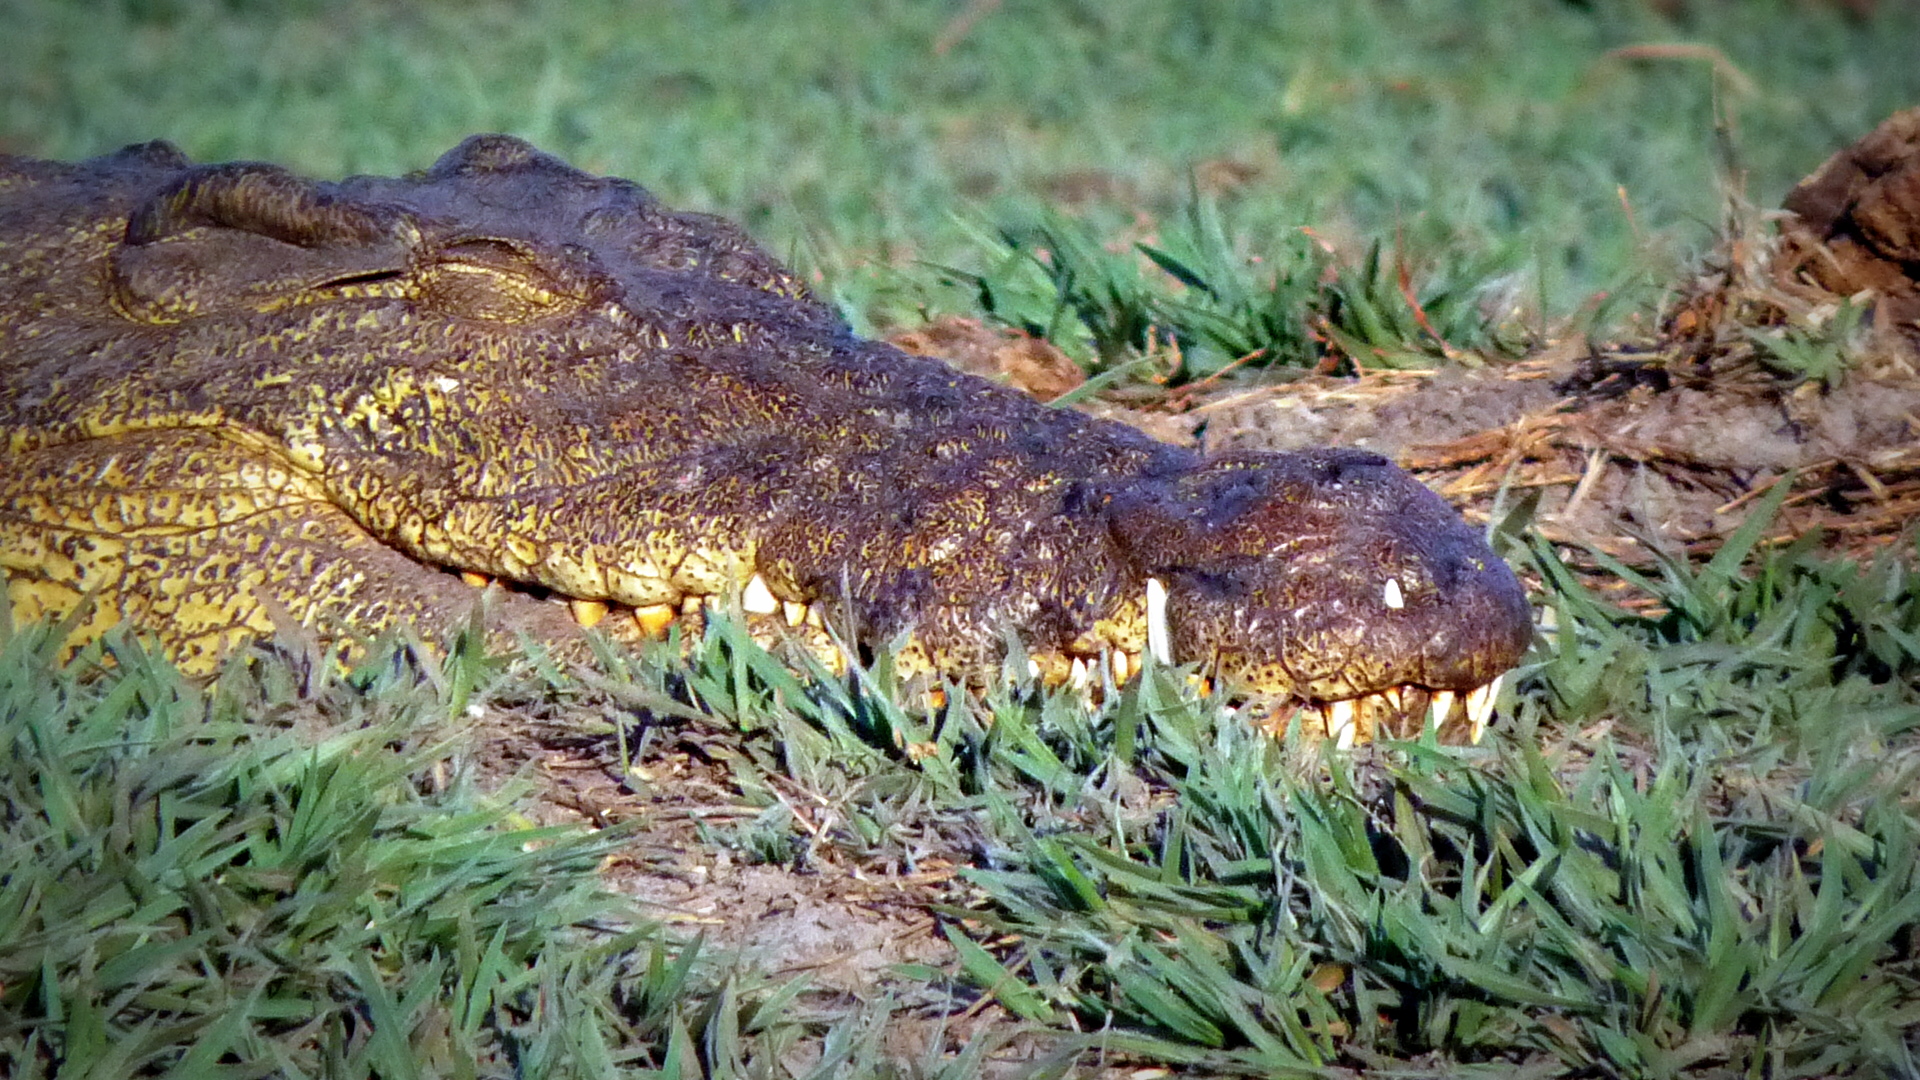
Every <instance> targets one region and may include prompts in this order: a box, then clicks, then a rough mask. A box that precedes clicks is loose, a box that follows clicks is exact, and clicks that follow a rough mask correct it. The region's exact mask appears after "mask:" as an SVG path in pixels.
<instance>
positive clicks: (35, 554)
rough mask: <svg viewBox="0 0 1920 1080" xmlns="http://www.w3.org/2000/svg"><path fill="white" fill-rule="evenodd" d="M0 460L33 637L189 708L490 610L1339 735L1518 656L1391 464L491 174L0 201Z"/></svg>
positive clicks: (1509, 582)
mask: <svg viewBox="0 0 1920 1080" xmlns="http://www.w3.org/2000/svg"><path fill="white" fill-rule="evenodd" d="M0 439H4V442H5V445H6V448H7V450H6V453H7V459H8V462H7V468H6V469H5V470H4V473H3V474H0V567H3V568H4V569H5V571H6V573H7V577H8V596H9V599H10V601H11V604H12V607H13V611H14V617H15V619H16V620H24V619H33V618H39V617H43V616H47V615H58V614H65V613H69V612H72V611H75V610H81V611H83V612H90V614H87V615H85V616H84V618H83V621H82V624H81V625H80V626H79V627H78V628H77V630H76V633H75V640H84V639H86V638H89V637H92V636H96V635H98V634H99V633H101V632H102V631H104V630H105V629H106V628H108V627H109V626H111V625H113V624H114V623H115V622H117V621H119V620H121V619H128V620H132V621H133V622H135V623H137V624H139V625H140V626H142V627H144V628H145V629H147V630H149V631H151V633H152V634H153V635H154V636H155V637H157V639H158V640H159V641H160V642H161V643H162V644H163V645H164V646H165V647H166V648H167V649H168V650H169V651H170V652H171V653H172V654H173V655H174V656H175V657H176V658H177V659H178V660H179V661H180V662H181V663H182V664H183V665H185V666H187V667H188V668H190V669H192V670H201V671H204V670H207V669H208V668H210V667H211V666H212V665H213V664H214V663H216V662H217V660H218V658H219V657H220V656H222V655H223V654H225V653H227V652H229V651H231V650H232V649H234V648H235V647H236V646H237V645H239V644H241V643H243V642H244V641H246V640H247V639H248V638H250V637H252V636H255V635H258V634H261V633H265V632H267V631H269V630H270V629H271V628H272V627H273V625H274V620H275V619H276V618H282V617H285V618H292V619H294V620H301V621H306V622H308V623H311V624H314V625H316V626H318V627H319V628H320V629H321V630H322V631H323V632H325V633H328V634H346V633H351V634H365V633H367V632H370V631H377V630H379V629H382V628H386V627H390V626H393V625H395V624H397V623H401V622H414V623H418V624H420V625H421V627H422V628H423V630H426V631H428V632H431V631H432V630H434V629H435V628H439V627H444V626H446V625H447V624H448V623H449V622H451V621H452V620H454V619H456V618H458V617H460V616H461V614H462V613H463V612H465V611H467V610H469V609H470V608H471V606H472V604H473V602H474V599H475V597H476V596H477V595H478V594H479V590H477V589H476V588H475V586H474V585H473V584H470V582H473V581H479V580H498V581H500V582H502V583H505V584H510V585H512V586H514V587H515V588H514V589H513V590H512V591H511V593H510V594H509V595H507V596H505V597H504V599H503V601H502V602H501V603H500V605H499V606H500V608H501V609H502V610H501V618H502V619H503V620H504V625H507V626H510V627H516V628H520V629H530V630H532V631H533V632H535V633H540V634H543V635H548V636H565V635H567V634H568V633H571V632H573V631H572V629H571V628H572V625H573V620H571V619H569V618H567V617H565V616H566V609H565V608H563V607H561V606H559V605H555V604H552V603H547V602H544V601H542V600H540V599H536V598H535V597H536V595H538V594H540V593H547V594H551V596H553V597H557V598H565V599H570V600H573V601H576V603H575V604H574V611H575V613H576V614H578V615H582V616H584V617H585V618H587V620H588V621H592V620H593V619H594V618H595V617H597V616H598V615H599V614H600V613H601V611H602V610H603V606H604V607H610V608H611V609H613V610H614V611H617V612H619V613H620V617H619V618H617V619H612V620H608V621H607V622H605V623H603V624H602V625H603V626H607V627H612V628H615V629H616V630H617V631H621V632H627V633H639V632H652V633H657V632H658V631H659V630H660V628H661V626H662V624H663V623H664V622H665V620H666V619H667V618H668V617H670V616H672V615H673V614H675V613H677V612H680V611H683V610H686V611H696V610H698V609H699V607H700V605H701V604H702V603H713V602H722V603H727V604H738V605H740V606H742V607H743V608H744V609H745V610H746V611H747V612H749V613H751V616H750V617H751V618H752V619H753V620H755V621H756V625H757V627H758V629H759V630H761V631H762V632H763V633H773V632H775V629H774V628H777V627H779V626H781V625H786V624H792V625H793V626H794V627H795V628H796V632H797V633H798V634H799V635H800V636H802V637H803V638H810V640H811V644H812V645H813V646H814V647H816V648H822V649H824V648H827V647H828V640H827V634H826V631H825V630H824V629H823V628H822V623H823V622H824V623H827V624H828V625H838V626H839V628H840V629H841V630H842V631H843V632H844V633H845V634H847V635H850V636H851V637H854V638H857V639H859V640H861V641H863V642H867V643H873V644H880V643H903V644H904V649H905V651H904V653H903V656H904V662H905V663H907V664H908V665H909V666H910V667H912V666H916V665H917V666H920V667H924V668H927V669H935V670H940V671H946V672H953V673H957V674H961V675H964V676H966V677H969V678H975V679H978V678H983V677H986V675H987V674H988V673H989V672H990V671H992V670H994V669H995V666H996V665H997V664H998V663H999V662H1000V658H1001V657H1002V655H1003V651H1004V648H1005V642H1006V640H1007V637H1006V634H1007V632H1008V631H1009V629H1011V631H1012V632H1013V633H1015V634H1017V635H1018V636H1019V638H1020V639H1021V640H1022V641H1023V642H1024V643H1025V646H1026V648H1027V649H1028V650H1029V651H1030V653H1031V654H1032V655H1033V656H1034V657H1035V658H1036V660H1037V661H1038V662H1039V663H1040V666H1041V667H1042V669H1043V670H1044V671H1045V672H1046V673H1047V674H1048V675H1049V677H1051V678H1054V679H1056V680H1057V679H1067V678H1073V677H1076V676H1077V674H1078V672H1076V671H1075V664H1074V661H1075V660H1079V661H1081V666H1082V668H1084V666H1085V665H1086V664H1088V663H1097V662H1099V661H1100V660H1101V659H1102V658H1105V659H1107V660H1108V661H1112V659H1113V658H1114V657H1116V656H1119V657H1123V659H1122V660H1121V661H1120V663H1119V665H1118V666H1119V668H1120V669H1121V674H1122V675H1123V676H1124V675H1130V674H1131V673H1132V671H1133V670H1135V669H1136V668H1137V665H1138V657H1139V655H1140V654H1141V653H1142V652H1143V651H1146V650H1150V649H1155V648H1156V647H1157V648H1158V649H1160V650H1164V651H1166V652H1168V653H1169V654H1170V655H1169V658H1170V659H1172V660H1173V661H1176V662H1183V661H1189V660H1203V661H1207V662H1209V663H1211V664H1212V665H1213V670H1216V671H1217V672H1219V673H1220V674H1221V675H1222V676H1224V677H1226V678H1228V679H1231V680H1236V681H1239V682H1242V683H1245V684H1247V685H1248V686H1249V687H1250V688H1251V689H1254V690H1257V691H1261V692H1266V693H1272V694H1278V695H1286V696H1291V697H1294V698H1299V699H1305V700H1308V701H1311V702H1314V703H1330V702H1336V701H1340V700H1344V699H1353V698H1357V697H1363V696H1367V695H1372V694H1375V693H1377V692H1380V691H1390V690H1396V689H1397V688H1410V689H1413V690H1426V691H1468V690H1472V689H1473V688H1476V687H1480V686H1482V685H1483V684H1486V683H1488V682H1489V681H1490V680H1492V679H1494V678H1495V677H1496V676H1498V675H1499V674H1500V673H1501V672H1503V671H1505V670H1506V669H1507V668H1509V667H1510V666H1512V664H1513V663H1514V662H1515V661H1516V660H1517V659H1518V657H1519V656H1520V654H1521V652H1522V651H1523V649H1524V648H1525V646H1526V643H1527V641H1528V637H1529V612H1528V608H1527V604H1526V601H1525V598H1524V594H1523V593H1522V591H1521V589H1520V586H1519V584H1518V582H1517V581H1516V580H1515V578H1514V576H1513V574H1512V573H1511V572H1510V571H1509V570H1508V568H1507V567H1506V566H1505V565H1504V564H1503V563H1502V562H1501V561H1500V560H1499V559H1498V558H1497V557H1496V556H1495V555H1494V554H1493V553H1492V552H1491V551H1490V550H1488V548H1487V547H1486V546H1485V545H1484V544H1483V543H1482V542H1481V540H1480V538H1479V537H1478V536H1477V534H1476V533H1475V532H1474V530H1472V529H1470V528H1468V527H1467V526H1466V524H1465V523H1463V522H1462V521H1461V520H1460V519H1459V517H1458V516H1457V515H1456V514H1455V513H1454V512H1453V510H1452V509H1451V508H1450V507H1448V506H1447V505H1446V504H1445V503H1444V502H1443V501H1442V500H1440V499H1439V498H1438V497H1437V496H1435V495H1433V494H1432V493H1431V492H1429V491H1428V490H1427V489H1426V488H1424V487H1422V486H1421V485H1420V484H1419V483H1418V482H1416V481H1414V480H1413V479H1411V478H1410V477H1408V476H1407V475H1406V474H1404V473H1402V472H1401V471H1399V470H1398V469H1396V468H1394V467H1393V466H1392V465H1391V464H1390V463H1388V462H1387V461H1385V460H1384V459H1382V458H1379V457H1376V456H1374V455H1371V454H1366V453H1361V452H1357V451H1345V450H1325V451H1316V452H1312V453H1306V454H1292V455H1278V454H1239V455H1233V456H1230V457H1217V458H1212V459H1202V458H1200V457H1198V456H1197V455H1194V454H1192V453H1189V452H1187V451H1184V450H1181V449H1177V448H1174V447H1170V446H1165V445H1161V444H1159V443H1156V442H1153V441H1151V440H1149V439H1147V438H1146V437H1144V436H1142V435H1140V434H1138V433H1136V432H1134V431H1132V430H1130V429H1128V428H1125V427H1123V426H1120V425H1117V424H1112V423H1106V422H1102V421H1098V420H1093V419H1089V418H1087V417H1085V416H1081V415H1078V414H1076V413H1072V412H1066V411H1060V410H1055V409H1050V408H1047V407H1045V406H1042V405H1039V404H1037V403H1035V402H1033V401H1032V400H1030V399H1028V398H1026V397H1025V396H1023V395H1020V394H1018V393H1015V392H1013V391H1010V390H1006V389H1003V388H1000V387H997V386H994V385H992V384H990V383H987V382H984V381H982V380H979V379H974V378H970V377H968V376H965V375H961V374H958V373H956V372H954V371H952V370H951V369H949V368H947V367H946V366H944V365H942V364H939V363H937V362H934V361H929V360H923V359H919V358H915V357H910V356H907V355H905V354H903V353H901V352H899V351H898V350H896V349H893V348H891V347H889V346H887V345H884V344H880V343H876V342H871V341H865V340H862V339H860V338H856V337H854V336H853V335H852V334H851V333H850V332H849V331H848V330H847V328H846V327H845V326H844V325H843V324H842V323H841V322H840V321H839V320H838V319H837V318H836V317H835V316H834V315H833V314H832V312H831V311H830V310H829V309H827V308H826V307H825V306H823V305H821V304H819V303H818V302H816V301H815V300H813V299H812V298H811V297H810V296H809V295H808V294H807V292H806V290H805V289H804V288H803V287H802V286H801V285H800V284H799V283H798V282H796V281H795V280H794V279H793V278H792V277H791V276H789V275H788V274H787V272H786V271H785V270H784V269H783V268H781V267H780V266H779V265H778V264H776V263H775V262H774V261H773V260H772V259H770V258H769V257H768V256H767V255H765V254H764V253H763V252H761V251H760V250H759V249H758V248H756V247H754V246H753V245H752V244H751V243H750V242H749V241H748V240H746V239H745V237H744V236H743V235H742V234H741V233H740V232H739V231H738V230H736V229H735V228H734V227H732V226H730V225H728V224H727V223H725V222H723V221H719V220H717V219H713V218H709V217H705V216H701V215H695V214H687V213H676V212H673V211H670V210H666V209H664V208H662V207H660V206H659V205H658V204H657V203H656V202H655V200H654V199H653V198H652V197H651V196H649V195H648V194H647V193H646V192H645V191H643V190H642V189H640V188H639V187H637V186H635V185H633V184H630V183H627V182H625V181H621V180H615V179H602V178H596V177H591V176H588V175H586V174H583V173H580V172H577V171H575V170H573V169H571V168H569V167H567V166H566V165H563V164H561V163H560V162H558V161H555V160H554V159H552V158H549V157H546V156H544V155H541V154H539V153H538V152H537V151H535V150H533V149H532V148H531V147H528V146H527V145H525V144H524V143H520V142H518V141H516V140H512V139H508V138H504V137H499V136H481V137H476V138H474V139H470V140H468V141H467V142H465V143H463V144H462V145H461V146H460V147H458V148H456V149H455V150H453V151H452V152H451V153H449V154H448V155H447V156H446V157H444V158H443V159H441V161H440V162H439V163H438V164H437V165H435V166H434V167H433V168H432V169H430V170H428V171H427V172H425V173H421V174H415V175H413V176H409V177H405V178H401V179H386V178H378V177H356V178H352V179H349V180H346V181H343V182H341V183H338V184H328V183H313V182H309V181H306V180H302V179H299V178H296V177H294V176H292V175H290V174H288V173H286V172H284V171H282V170H279V169H276V168H273V167H271V166H265V165H257V164H233V165H212V166H195V165H192V164H191V163H189V162H188V161H186V160H185V159H184V158H183V157H181V156H180V154H179V153H178V152H177V151H175V150H174V149H173V148H172V147H169V146H166V145H165V144H160V143H155V144H148V145H146V146H139V147H130V148H128V149H127V150H124V151H122V152H120V153H119V154H116V155H112V156H109V157H104V158H99V159H95V160H93V161H89V162H84V163H81V164H78V165H63V164H55V163H49V162H39V161H31V160H26V159H18V158H9V159H0ZM449 571H458V572H463V573H464V574H465V575H466V576H465V578H464V579H463V577H462V576H461V574H460V573H450V572H449ZM1389 583H1391V584H1389ZM1150 587H1151V588H1153V589H1162V588H1164V590H1165V596H1166V602H1165V616H1164V620H1163V624H1164V631H1163V632H1162V633H1155V632H1153V631H1151V630H1150V629H1149V618H1148V616H1149V610H1148V607H1149V605H1148V601H1147V595H1148V591H1149V589H1150ZM89 598H90V599H91V606H90V607H89V606H88V604H87V603H86V602H85V601H87V600H88V599H89ZM596 602H597V603H596ZM823 614H824V615H826V616H827V617H826V618H824V619H823V618H822V615H823ZM1162 639H1164V640H1162ZM1125 657H1131V658H1133V659H1132V662H1131V663H1128V661H1127V660H1126V659H1124V658H1125ZM1422 700H1424V699H1422ZM1442 700H1443V701H1444V700H1446V699H1444V698H1443V699H1442Z"/></svg>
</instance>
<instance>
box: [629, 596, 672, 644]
mask: <svg viewBox="0 0 1920 1080" xmlns="http://www.w3.org/2000/svg"><path fill="white" fill-rule="evenodd" d="M678 614H679V612H677V611H675V610H674V607H673V605H672V604H648V605H647V606H646V607H638V608H634V609H633V621H634V623H635V624H637V625H638V626H639V627H640V632H641V633H643V634H645V635H647V636H648V637H650V638H657V637H661V636H662V635H664V634H665V633H666V632H667V627H669V626H671V625H673V617H674V616H675V615H678Z"/></svg>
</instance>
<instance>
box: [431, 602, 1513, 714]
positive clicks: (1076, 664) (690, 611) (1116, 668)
mask: <svg viewBox="0 0 1920 1080" xmlns="http://www.w3.org/2000/svg"><path fill="white" fill-rule="evenodd" d="M461 577H462V578H463V579H464V580H465V581H466V582H467V583H468V584H469V585H474V586H477V587H484V586H487V585H492V584H496V583H497V582H496V581H495V580H494V579H491V578H488V577H485V576H484V575H480V574H474V573H467V572H463V573H462V574H461ZM499 584H506V583H504V582H499ZM1158 585H1159V582H1157V581H1154V580H1151V579H1150V580H1149V581H1148V586H1147V605H1146V607H1147V612H1148V628H1147V637H1148V645H1147V648H1146V649H1145V650H1127V649H1106V650H1103V651H1102V652H1101V653H1100V654H1098V655H1081V656H1062V655H1053V654H1044V655H1041V656H1039V657H1035V658H1033V659H1029V660H1028V662H1027V667H1028V674H1029V675H1030V676H1031V677H1033V678H1036V679H1039V680H1041V681H1042V682H1043V683H1044V684H1046V685H1048V686H1052V687H1058V686H1063V685H1064V686H1068V687H1071V688H1072V689H1074V690H1076V691H1079V692H1081V693H1084V694H1089V695H1091V694H1095V693H1098V692H1100V690H1101V689H1102V687H1104V686H1115V687H1117V686H1122V685H1125V684H1126V683H1127V682H1129V681H1130V680H1132V679H1133V678H1134V677H1135V676H1137V675H1139V674H1140V672H1141V669H1142V668H1143V666H1144V657H1143V653H1144V652H1151V653H1152V654H1153V655H1154V656H1155V658H1156V660H1158V661H1159V662H1160V663H1169V662H1170V659H1169V657H1168V655H1167V648H1166V641H1167V638H1168V634H1167V629H1166V613H1165V603H1166V602H1165V591H1164V589H1157V588H1156V586H1158ZM1156 593H1158V595H1156ZM556 600H557V601H558V602H563V603H565V604H566V605H567V608H568V610H569V611H570V612H571V613H572V615H573V619H574V621H575V622H576V623H578V624H579V625H580V626H581V627H583V628H588V629H599V630H601V631H603V632H607V633H609V634H611V636H614V637H632V636H634V635H635V634H637V635H638V636H639V637H641V638H645V639H650V640H659V639H661V638H664V637H665V636H666V633H667V630H668V628H669V627H671V626H672V625H673V623H674V622H675V621H677V620H678V621H683V622H687V623H690V622H692V621H693V620H695V619H703V618H704V617H705V614H706V613H707V612H708V611H716V610H725V606H726V605H725V601H724V600H723V599H722V598H721V597H719V596H714V595H708V596H688V597H687V598H686V599H684V600H683V601H682V602H681V603H680V604H679V605H677V606H676V605H673V604H654V605H650V606H647V607H639V608H634V607H627V606H625V605H621V604H618V603H609V602H607V601H603V600H579V599H561V598H556ZM740 611H741V613H743V614H745V615H746V616H748V617H749V625H748V629H749V632H750V633H752V635H753V636H754V638H755V639H756V640H758V641H759V642H760V643H761V644H762V645H771V644H773V643H774V642H775V640H777V637H778V626H779V624H781V623H784V624H785V626H786V627H787V628H789V629H791V630H806V631H810V633H809V634H808V635H807V637H808V639H809V640H807V641H806V642H804V644H806V645H807V647H808V648H809V649H810V650H811V651H813V652H814V654H815V655H816V656H818V657H819V658H820V659H821V660H822V661H823V662H824V663H825V664H826V665H827V667H828V668H829V670H832V671H834V672H835V673H841V672H844V671H845V669H846V657H845V655H844V653H843V652H842V651H841V649H840V648H839V647H838V644H837V639H834V638H832V636H831V635H829V634H827V633H826V630H825V628H826V625H827V618H826V616H825V614H824V613H823V612H822V611H821V608H820V605H819V604H800V603H796V602H793V601H780V600H778V599H776V598H775V597H774V595H773V593H772V591H771V590H770V589H769V588H768V587H767V585H766V582H765V581H764V580H762V579H761V578H760V577H759V576H758V575H756V576H755V577H754V578H753V579H752V580H751V581H750V582H748V583H747V586H746V588H745V589H743V590H742V592H741V597H740ZM776 617H777V618H776ZM769 631H771V632H769ZM823 646H827V647H824V648H823ZM1103 666H1104V669H1105V670H1102V668H1103ZM1108 674H1111V677H1112V679H1111V682H1110V683H1109V682H1108V681H1107V679H1106V676H1107V675H1108ZM1196 678H1198V677H1197V676H1196ZM1505 678H1506V676H1504V675H1502V676H1500V677H1498V678H1495V679H1494V680H1493V681H1492V682H1489V683H1484V684H1482V685H1481V686H1478V687H1476V688H1474V689H1471V690H1468V691H1465V692H1460V691H1455V690H1437V689H1432V688H1429V687H1424V686H1415V685H1405V686H1395V687H1392V688H1390V689H1386V690H1380V691H1375V692H1373V693H1369V694H1361V695H1358V696H1355V697H1349V698H1342V699H1339V700H1329V701H1310V700H1307V699H1305V698H1300V697H1294V698H1291V699H1289V700H1287V701H1285V702H1283V703H1281V704H1280V705H1279V706H1278V707H1268V708H1266V709H1265V710H1263V711H1264V713H1265V715H1264V718H1263V719H1262V720H1260V721H1259V726H1260V727H1261V728H1262V729H1263V730H1265V731H1267V732H1268V733H1269V734H1271V735H1273V736H1274V737H1276V738H1278V737H1280V736H1283V735H1285V734H1286V732H1287V729H1288V727H1289V726H1291V725H1292V724H1293V723H1295V722H1296V721H1298V722H1301V723H1303V725H1304V728H1305V730H1307V731H1308V732H1310V733H1315V734H1324V735H1325V736H1326V737H1327V738H1330V739H1332V740H1333V741H1334V743H1335V745H1337V746H1338V747H1340V748H1341V749H1343V750H1344V749H1351V748H1352V747H1353V746H1355V745H1357V744H1359V743H1365V742H1370V741H1372V740H1374V739H1375V738H1377V737H1378V735H1379V733H1380V732H1382V731H1383V730H1384V731H1385V732H1387V733H1389V734H1392V735H1396V736H1400V737H1411V736H1414V735H1417V734H1419V732H1420V730H1421V729H1422V728H1424V727H1429V726H1430V727H1432V728H1433V729H1434V730H1435V731H1436V732H1439V733H1442V734H1448V733H1451V732H1453V731H1455V730H1456V729H1457V728H1458V727H1460V726H1462V725H1464V727H1465V732H1464V734H1465V735H1466V738H1467V741H1468V742H1470V743H1478V742H1479V741H1480V740H1481V738H1482V737H1483V736H1484V735H1485V734H1486V729H1487V724H1488V723H1489V722H1490V721H1491V720H1492V718H1493V708H1494V699H1495V698H1497V697H1498V696H1499V693H1500V686H1501V684H1502V683H1503V682H1504V681H1505Z"/></svg>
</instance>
